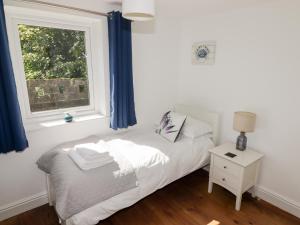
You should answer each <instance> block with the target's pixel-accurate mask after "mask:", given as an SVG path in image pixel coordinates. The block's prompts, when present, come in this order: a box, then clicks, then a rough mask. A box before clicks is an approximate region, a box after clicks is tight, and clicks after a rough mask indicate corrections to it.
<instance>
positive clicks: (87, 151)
mask: <svg viewBox="0 0 300 225" xmlns="http://www.w3.org/2000/svg"><path fill="white" fill-rule="evenodd" d="M74 150H75V151H76V152H77V153H78V154H79V155H80V156H81V157H82V158H83V159H85V160H86V161H91V162H97V161H102V160H105V161H106V159H108V158H111V157H110V155H109V152H108V145H107V144H106V143H105V142H104V141H100V142H99V143H97V144H95V143H87V144H81V145H76V146H75V147H74Z"/></svg>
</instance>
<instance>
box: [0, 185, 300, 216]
mask: <svg viewBox="0 0 300 225" xmlns="http://www.w3.org/2000/svg"><path fill="white" fill-rule="evenodd" d="M255 194H256V196H257V197H259V198H261V199H263V200H265V201H267V202H269V203H271V204H273V205H275V206H277V207H278V208H280V209H282V210H284V211H287V212H289V213H291V214H293V215H295V216H297V217H299V218H300V204H299V203H297V202H294V201H293V200H291V199H287V198H285V197H283V196H281V195H279V194H277V193H274V192H272V191H271V190H268V189H266V188H263V187H260V186H257V187H255ZM46 203H48V197H47V193H46V192H42V193H39V194H36V195H33V196H31V197H28V198H24V199H21V200H19V201H17V202H14V203H11V204H8V205H6V206H3V207H1V208H0V221H2V220H5V219H7V218H10V217H12V216H15V215H18V214H20V213H23V212H26V211H28V210H31V209H33V208H36V207H39V206H41V205H44V204H46ZM242 207H243V203H242ZM242 210H243V208H242Z"/></svg>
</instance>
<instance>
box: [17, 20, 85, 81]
mask: <svg viewBox="0 0 300 225" xmlns="http://www.w3.org/2000/svg"><path fill="white" fill-rule="evenodd" d="M19 35H20V40H21V49H22V55H23V62H24V69H25V75H26V80H30V79H57V78H81V79H87V67H86V50H85V33H84V31H75V30H66V29H57V28H49V27H41V26H29V25H23V24H20V25H19Z"/></svg>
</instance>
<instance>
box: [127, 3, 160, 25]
mask: <svg viewBox="0 0 300 225" xmlns="http://www.w3.org/2000/svg"><path fill="white" fill-rule="evenodd" d="M122 15H123V17H124V18H126V19H129V20H133V21H148V20H153V19H154V16H155V6H154V0H123V1H122Z"/></svg>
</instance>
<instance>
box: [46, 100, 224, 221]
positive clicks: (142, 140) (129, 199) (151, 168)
mask: <svg viewBox="0 0 300 225" xmlns="http://www.w3.org/2000/svg"><path fill="white" fill-rule="evenodd" d="M173 110H174V111H175V112H178V113H182V114H185V115H189V116H192V117H193V118H195V119H199V120H202V121H205V122H207V123H209V124H210V125H211V127H212V129H213V134H212V137H208V136H203V137H201V138H197V140H193V141H191V140H190V139H188V138H184V137H181V138H180V140H178V141H177V142H175V143H170V142H168V141H167V140H165V139H164V138H162V137H161V136H159V135H158V134H156V133H155V132H154V129H153V128H143V129H142V128H139V129H133V130H130V131H127V132H122V133H119V134H114V135H110V136H106V137H101V139H104V140H125V141H128V142H132V143H134V144H135V145H139V146H141V147H144V148H128V149H127V150H126V149H125V150H124V151H125V154H126V157H127V158H128V160H129V161H130V163H131V164H132V166H133V168H134V170H135V174H136V176H137V180H138V185H137V186H135V187H134V188H130V189H128V190H126V191H124V192H121V193H119V194H117V195H114V196H112V197H110V198H108V199H105V200H103V201H100V202H98V203H97V204H94V205H93V206H91V207H89V208H86V209H84V210H82V211H80V212H78V213H76V214H74V215H72V216H71V217H69V218H67V219H66V218H64V219H61V222H62V224H66V225H71V224H72V225H93V224H97V223H98V222H99V221H101V220H103V219H105V218H107V217H109V216H111V215H112V214H114V213H115V212H117V211H119V210H121V209H124V208H126V207H129V206H131V205H133V204H134V203H136V202H138V201H139V200H141V199H142V198H144V197H146V196H148V195H150V194H151V193H153V192H155V191H156V190H158V189H160V188H163V187H164V186H166V185H168V184H169V183H171V182H173V181H175V180H177V179H179V178H181V177H183V176H185V175H187V174H189V173H191V172H193V171H195V170H197V169H199V168H201V167H204V166H206V165H207V164H208V162H209V153H208V150H209V149H210V148H212V147H213V146H214V144H216V142H217V139H218V122H219V116H218V114H217V113H213V112H208V111H206V110H203V109H200V108H198V107H194V106H187V105H177V106H175V107H174V109H173ZM95 138H99V139H100V137H90V139H95ZM84 141H86V140H85V139H83V140H80V141H79V142H78V141H77V142H73V143H68V146H71V145H74V144H78V143H81V142H84ZM151 149H152V150H151ZM122 151H123V150H122ZM46 177H47V188H48V198H49V204H50V205H54V206H55V204H56V199H55V196H56V195H55V191H54V188H53V182H52V180H51V174H46ZM58 216H59V213H58Z"/></svg>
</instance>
